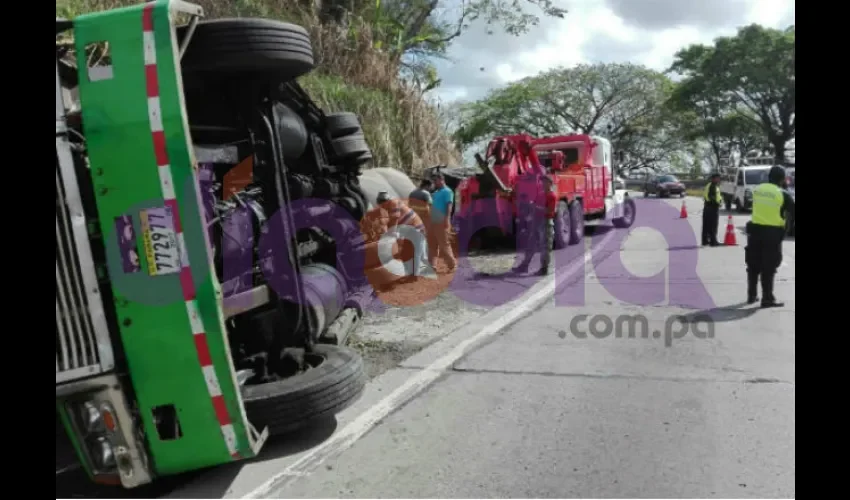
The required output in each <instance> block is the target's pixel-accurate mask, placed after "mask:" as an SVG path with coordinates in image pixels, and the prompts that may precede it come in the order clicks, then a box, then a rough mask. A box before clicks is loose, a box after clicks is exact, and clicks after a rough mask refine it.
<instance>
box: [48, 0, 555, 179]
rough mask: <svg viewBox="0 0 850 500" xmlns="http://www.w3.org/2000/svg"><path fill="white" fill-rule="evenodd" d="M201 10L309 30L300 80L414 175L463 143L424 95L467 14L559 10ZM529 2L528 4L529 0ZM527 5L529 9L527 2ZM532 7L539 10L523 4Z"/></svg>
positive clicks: (387, 158)
mask: <svg viewBox="0 0 850 500" xmlns="http://www.w3.org/2000/svg"><path fill="white" fill-rule="evenodd" d="M141 1H142V0H57V2H56V15H57V16H59V17H65V18H73V17H75V16H77V15H79V14H82V13H87V12H94V11H100V10H105V9H111V8H115V7H122V6H127V5H135V4H138V3H140V2H141ZM193 3H195V4H198V5H201V6H202V7H203V8H204V12H205V18H206V19H214V18H222V17H264V18H269V19H278V20H282V21H287V22H292V23H296V24H300V25H302V26H304V27H306V28H308V29H309V30H310V32H311V35H312V41H313V51H314V56H315V59H316V66H317V68H316V70H315V71H313V72H312V73H310V74H308V75H306V76H305V77H302V78H301V80H300V83H301V84H302V85H303V86H304V87H305V88H306V89H307V91H308V92H310V94H311V95H312V96H313V98H314V99H315V100H316V101H317V103H318V104H319V105H320V106H322V107H323V108H325V109H326V110H327V111H329V112H334V111H352V112H355V113H357V114H358V115H360V118H361V121H362V123H363V128H364V133H365V135H366V139H367V141H368V142H369V145H370V146H371V148H372V150H373V154H374V162H373V165H374V166H381V167H393V168H398V169H400V170H403V171H405V172H406V173H407V174H409V175H413V176H415V175H416V173H417V172H419V171H421V170H422V169H423V168H426V167H430V166H433V165H437V164H449V165H451V164H458V163H459V162H460V161H461V156H460V150H459V148H458V145H457V144H456V143H455V142H454V140H453V138H452V137H451V135H450V134H449V133H448V132H447V131H446V127H445V125H444V123H443V121H442V120H441V118H440V115H439V114H438V111H437V109H436V106H435V105H434V104H433V103H432V102H430V101H429V99H427V94H428V92H429V91H432V90H433V89H434V88H436V87H437V86H439V84H440V80H439V78H438V76H437V74H436V71H435V70H434V66H433V64H432V62H433V61H434V58H437V57H444V56H445V54H446V50H447V49H448V47H449V46H450V44H451V43H452V41H454V40H455V39H456V38H457V37H458V36H460V35H461V34H462V33H463V31H464V30H465V29H466V28H467V27H468V23H469V22H473V21H476V20H481V21H487V22H490V23H492V24H493V26H494V29H499V28H496V26H499V27H501V29H504V30H506V31H507V32H509V33H512V34H515V35H519V34H522V33H525V32H526V31H527V30H528V28H529V27H530V26H533V25H534V24H536V23H537V22H538V21H539V16H547V15H550V16H558V17H562V16H563V15H564V13H565V11H563V10H562V9H559V8H557V7H555V6H554V5H553V3H552V2H551V1H550V0H517V1H515V2H502V1H500V0H463V1H461V2H459V3H458V2H453V1H446V0H412V1H405V2H399V1H397V0H384V1H382V0H368V1H367V0H227V1H223V0H193ZM529 6H530V7H531V9H528V8H527V7H529ZM524 7H526V8H524ZM529 10H534V11H535V12H537V14H539V15H535V14H533V13H530V12H529Z"/></svg>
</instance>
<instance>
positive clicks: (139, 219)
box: [56, 0, 371, 488]
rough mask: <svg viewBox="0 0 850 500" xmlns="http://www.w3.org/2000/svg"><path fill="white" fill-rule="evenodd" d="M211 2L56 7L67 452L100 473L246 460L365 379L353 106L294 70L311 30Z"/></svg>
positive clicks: (144, 477)
mask: <svg viewBox="0 0 850 500" xmlns="http://www.w3.org/2000/svg"><path fill="white" fill-rule="evenodd" d="M202 15H203V12H202V9H201V8H200V7H198V6H196V5H193V4H190V3H186V2H182V1H178V0H170V1H169V0H159V1H157V2H149V3H145V4H141V5H138V6H133V7H127V8H122V9H115V10H107V11H103V12H98V13H92V14H88V15H83V16H80V17H78V18H76V19H74V20H72V21H67V20H63V19H57V20H56V33H57V45H56V67H57V73H56V246H57V250H56V252H57V257H56V287H57V290H56V410H57V411H56V416H57V429H62V430H64V432H63V433H61V434H62V439H61V440H62V443H60V436H59V434H60V433H58V434H57V449H58V448H60V447H61V446H64V445H68V446H70V447H73V449H74V450H76V455H77V458H78V460H79V463H80V464H82V466H83V467H84V468H85V470H86V471H87V472H88V474H89V475H90V477H91V478H92V479H93V480H94V481H95V482H99V483H109V484H121V485H123V486H124V487H127V488H132V487H136V486H139V485H142V484H145V483H148V482H150V481H151V480H152V479H153V478H155V477H157V476H162V475H169V474H175V473H179V472H183V471H187V470H192V469H198V468H202V467H207V466H212V465H216V464H221V463H225V462H229V461H233V460H240V459H245V458H250V457H252V456H255V455H256V454H257V453H258V452H259V450H260V448H261V446H262V445H263V442H264V441H265V439H266V437H267V436H268V435H269V434H283V433H287V432H290V431H292V430H295V429H299V428H301V427H302V426H304V425H307V424H309V423H311V422H315V421H317V420H318V419H322V418H328V417H332V416H333V415H334V414H336V413H338V412H340V411H341V410H343V409H344V408H346V407H348V406H349V405H351V404H352V403H353V402H354V401H355V400H357V398H358V397H359V396H360V394H361V392H362V390H363V388H364V384H365V375H364V369H363V361H362V359H361V357H360V355H359V354H358V353H356V352H354V351H352V350H351V349H349V348H346V347H343V346H341V345H338V344H340V343H342V342H344V338H345V336H346V335H347V334H348V332H350V331H351V330H352V329H353V328H354V327H355V326H356V325H357V323H358V321H359V319H360V317H361V315H362V312H363V304H362V301H363V300H365V297H366V296H368V295H369V294H370V292H369V286H368V283H366V280H365V278H364V277H363V269H362V265H363V253H364V252H365V250H364V239H363V235H362V232H361V231H360V229H359V227H358V221H360V220H361V218H362V217H363V215H364V213H365V212H366V210H367V204H368V202H367V200H366V197H365V195H364V193H363V190H362V189H361V187H360V184H359V180H358V176H359V174H360V171H361V168H362V167H363V166H364V165H365V164H366V163H367V162H369V161H370V160H371V152H370V150H369V147H368V145H367V143H366V141H365V139H364V136H363V133H362V130H361V126H360V123H359V121H358V119H357V117H356V116H355V115H353V114H351V113H334V114H328V113H325V112H324V111H323V110H322V109H320V108H319V107H318V106H317V105H316V104H315V103H314V102H313V101H312V100H311V98H310V96H309V95H308V94H307V93H306V92H305V91H304V89H302V88H301V86H300V85H299V84H298V83H297V82H296V80H295V79H296V78H297V77H299V76H301V75H304V74H305V73H308V72H309V71H311V70H312V69H313V66H314V61H313V53H312V47H311V42H310V38H309V36H308V33H307V31H305V30H304V29H303V28H301V27H299V26H295V25H292V24H287V23H282V22H276V21H270V20H264V19H232V20H215V21H209V22H204V21H201V20H200V18H201V17H202ZM178 16H180V17H185V18H187V19H191V21H189V22H188V23H187V24H185V25H181V26H177V25H176V21H175V19H177V18H178ZM69 39H72V41H68V40H69ZM58 453H59V452H58V451H57V455H58Z"/></svg>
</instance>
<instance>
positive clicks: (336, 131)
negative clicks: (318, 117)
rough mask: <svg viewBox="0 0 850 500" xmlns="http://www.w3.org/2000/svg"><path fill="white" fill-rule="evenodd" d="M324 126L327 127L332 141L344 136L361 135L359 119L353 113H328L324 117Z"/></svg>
mask: <svg viewBox="0 0 850 500" xmlns="http://www.w3.org/2000/svg"><path fill="white" fill-rule="evenodd" d="M325 119H326V121H325V124H326V125H327V127H328V133H329V134H330V136H331V137H332V138H333V139H338V138H340V137H343V136H346V135H356V134H360V135H363V129H362V127H361V125H360V119H359V118H358V117H357V115H356V114H354V113H349V112H347V111H346V112H342V113H330V114H328V115H325Z"/></svg>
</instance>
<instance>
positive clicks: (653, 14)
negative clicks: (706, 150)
mask: <svg viewBox="0 0 850 500" xmlns="http://www.w3.org/2000/svg"><path fill="white" fill-rule="evenodd" d="M568 9H569V13H568V14H567V15H566V17H565V19H545V20H544V21H543V22H542V23H541V25H540V26H538V27H536V28H534V29H532V31H531V32H529V33H528V34H525V35H523V36H520V37H511V36H509V35H505V34H503V33H499V32H496V33H494V34H492V35H487V34H486V29H484V28H482V27H480V26H474V27H473V28H472V29H470V30H469V31H468V32H467V33H465V34H464V35H463V36H461V37H460V38H459V39H458V40H457V42H456V43H455V44H454V45H453V46H452V48H451V49H450V52H449V57H450V58H451V59H452V61H448V62H440V63H439V64H438V69H439V71H440V76H441V78H442V79H443V81H444V85H443V87H440V88H438V89H437V90H436V93H437V96H438V97H439V98H440V99H441V100H443V101H452V100H456V99H475V98H480V97H482V96H483V94H484V93H486V91H487V90H489V89H492V88H495V87H498V86H501V85H504V84H506V83H508V82H511V81H515V80H517V79H520V78H523V77H526V76H530V75H534V74H536V73H538V72H540V71H545V70H547V69H550V68H553V67H556V66H567V67H569V66H574V65H576V64H581V63H592V62H626V61H630V62H635V63H639V64H644V65H646V66H649V67H651V68H654V69H658V70H663V69H666V68H667V67H669V65H670V64H671V63H672V61H673V56H674V54H675V53H676V51H677V50H679V49H680V48H682V47H684V46H686V45H689V44H693V43H710V42H711V41H712V40H713V39H714V38H716V37H718V36H723V35H730V34H733V33H734V32H735V30H736V29H737V27H739V26H742V25H746V24H750V23H759V24H762V25H765V26H770V27H774V28H784V27H786V26H787V25H789V24H792V23H794V19H795V6H794V0H715V1H714V2H705V3H703V2H693V3H692V2H687V1H685V0H607V1H606V0H572V1H570V2H569V3H568ZM623 16H626V17H625V18H624V17H623ZM664 22H666V23H667V24H663V23H664ZM664 26H666V27H664Z"/></svg>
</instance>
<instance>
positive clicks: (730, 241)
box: [723, 215, 738, 246]
mask: <svg viewBox="0 0 850 500" xmlns="http://www.w3.org/2000/svg"><path fill="white" fill-rule="evenodd" d="M723 244H724V245H726V246H737V245H738V240H737V238H736V237H735V226H734V225H733V224H732V216H731V215H730V216H729V221H728V222H727V223H726V238H725V239H724V240H723Z"/></svg>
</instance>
